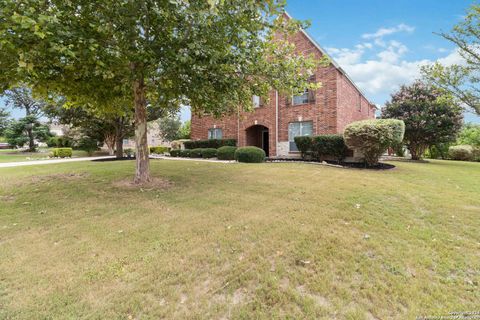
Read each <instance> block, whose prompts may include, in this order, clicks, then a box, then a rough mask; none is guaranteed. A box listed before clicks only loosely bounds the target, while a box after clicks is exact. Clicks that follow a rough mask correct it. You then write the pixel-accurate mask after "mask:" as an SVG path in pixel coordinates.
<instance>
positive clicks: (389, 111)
mask: <svg viewBox="0 0 480 320" xmlns="http://www.w3.org/2000/svg"><path fill="white" fill-rule="evenodd" d="M382 118H392V119H399V120H402V121H403V122H404V123H405V138H404V143H405V145H406V146H407V148H408V150H409V151H410V153H411V155H412V159H413V160H418V159H420V158H421V157H422V155H423V153H424V151H425V150H426V149H427V148H428V147H429V146H432V145H436V144H439V143H445V142H450V141H455V139H456V136H457V133H458V132H459V130H460V128H461V127H462V121H463V113H462V109H461V108H460V107H459V106H458V105H457V104H456V103H455V102H454V99H453V98H452V97H451V95H449V94H448V93H447V92H445V91H444V90H441V89H437V88H435V87H432V86H430V85H427V84H424V83H422V82H421V81H416V82H415V83H413V84H412V85H410V86H402V87H401V88H400V90H399V91H398V92H396V93H394V94H393V95H392V98H391V101H390V102H387V104H386V105H385V107H384V108H383V109H382Z"/></svg>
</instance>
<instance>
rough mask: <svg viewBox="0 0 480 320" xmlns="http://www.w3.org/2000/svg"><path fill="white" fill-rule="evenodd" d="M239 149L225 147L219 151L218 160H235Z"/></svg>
mask: <svg viewBox="0 0 480 320" xmlns="http://www.w3.org/2000/svg"><path fill="white" fill-rule="evenodd" d="M236 150H237V147H231V146H223V147H220V148H218V149H217V158H218V160H235V151H236Z"/></svg>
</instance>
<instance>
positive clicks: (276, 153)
mask: <svg viewBox="0 0 480 320" xmlns="http://www.w3.org/2000/svg"><path fill="white" fill-rule="evenodd" d="M275 156H276V157H278V91H277V90H275Z"/></svg>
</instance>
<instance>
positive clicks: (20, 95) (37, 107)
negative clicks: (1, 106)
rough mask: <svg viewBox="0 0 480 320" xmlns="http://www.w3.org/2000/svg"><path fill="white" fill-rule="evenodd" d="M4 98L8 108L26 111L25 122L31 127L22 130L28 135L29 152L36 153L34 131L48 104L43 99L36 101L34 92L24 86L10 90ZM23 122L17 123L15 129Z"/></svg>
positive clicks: (27, 126)
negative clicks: (29, 122) (27, 121)
mask: <svg viewBox="0 0 480 320" xmlns="http://www.w3.org/2000/svg"><path fill="white" fill-rule="evenodd" d="M3 96H4V97H5V98H6V104H7V106H11V107H13V108H17V109H23V110H25V118H24V121H26V120H29V121H31V125H26V126H25V127H24V128H23V129H22V130H25V131H26V133H27V137H28V150H29V151H32V152H33V151H35V141H34V140H35V134H34V133H33V131H32V130H33V128H34V125H35V124H36V122H37V120H38V118H39V117H40V115H41V113H42V109H43V108H44V107H45V106H46V102H45V101H43V100H41V99H35V98H34V97H33V95H32V90H31V89H29V88H27V87H24V86H23V87H16V88H13V89H11V90H8V91H6V92H5V94H4V95H3ZM24 121H23V122H24ZM23 122H22V121H21V122H17V123H16V124H15V125H14V127H16V128H18V126H21V123H23ZM10 133H11V132H10Z"/></svg>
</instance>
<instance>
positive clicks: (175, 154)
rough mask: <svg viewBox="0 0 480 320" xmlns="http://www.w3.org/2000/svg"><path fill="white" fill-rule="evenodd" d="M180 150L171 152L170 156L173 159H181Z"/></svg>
mask: <svg viewBox="0 0 480 320" xmlns="http://www.w3.org/2000/svg"><path fill="white" fill-rule="evenodd" d="M180 151H182V150H180V149H176V150H170V156H171V157H179V156H180Z"/></svg>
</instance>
